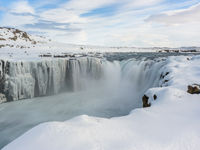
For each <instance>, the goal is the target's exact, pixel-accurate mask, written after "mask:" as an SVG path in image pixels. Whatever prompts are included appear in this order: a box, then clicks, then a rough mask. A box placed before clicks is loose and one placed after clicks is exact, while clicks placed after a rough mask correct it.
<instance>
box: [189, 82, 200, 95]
mask: <svg viewBox="0 0 200 150" xmlns="http://www.w3.org/2000/svg"><path fill="white" fill-rule="evenodd" d="M187 92H188V93H190V94H200V85H197V84H193V85H188V90H187Z"/></svg>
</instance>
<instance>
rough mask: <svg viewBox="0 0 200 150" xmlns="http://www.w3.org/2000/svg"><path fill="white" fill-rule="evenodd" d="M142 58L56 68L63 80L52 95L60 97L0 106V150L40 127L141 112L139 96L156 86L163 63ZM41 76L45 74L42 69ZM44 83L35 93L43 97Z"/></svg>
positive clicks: (114, 58) (115, 58)
mask: <svg viewBox="0 0 200 150" xmlns="http://www.w3.org/2000/svg"><path fill="white" fill-rule="evenodd" d="M143 55H144V56H143ZM143 55H142V54H140V55H139V54H137V55H136V54H135V53H127V54H124V53H123V54H120V53H117V54H107V55H106V58H107V60H106V59H103V60H101V61H99V59H98V61H97V62H98V63H96V61H89V64H88V62H87V65H84V63H83V61H82V62H81V61H75V60H74V61H71V62H70V63H71V64H70V66H71V67H70V68H68V70H71V71H70V72H69V71H66V70H65V71H64V69H66V68H62V69H61V70H62V72H61V73H65V76H64V75H63V74H59V73H57V74H56V75H54V77H55V80H52V81H53V82H55V83H54V84H52V85H51V86H53V85H54V86H55V87H54V90H55V89H56V88H57V90H59V88H61V90H62V91H64V92H63V93H61V94H58V95H53V96H46V97H37V98H32V99H25V100H19V101H14V102H9V103H4V104H1V105H0V148H1V147H3V146H4V145H6V144H8V143H9V142H11V141H12V140H14V139H15V138H17V137H18V136H20V135H21V134H23V133H24V132H26V131H27V130H29V129H30V128H32V127H33V126H35V125H37V124H39V123H42V122H46V121H65V120H67V119H70V118H72V117H74V116H77V115H82V114H87V115H91V116H98V117H107V118H109V117H115V116H122V115H127V114H128V113H129V112H130V111H131V110H132V109H134V108H137V107H141V105H142V103H141V97H142V95H143V94H144V92H145V91H146V90H147V89H148V88H150V87H155V86H158V82H159V77H160V75H159V74H158V71H159V69H160V68H161V67H162V66H163V65H164V64H165V61H164V59H163V58H162V59H161V58H157V57H161V56H157V55H158V54H157V55H156V54H155V53H154V54H149V53H148V55H147V56H148V57H147V56H146V55H145V54H143ZM165 56H166V54H164V55H162V57H165ZM93 59H95V58H93ZM108 60H109V61H108ZM67 65H69V64H67ZM59 66H62V65H59ZM54 67H55V66H54ZM56 67H57V66H56ZM53 69H54V68H53ZM54 71H55V70H54ZM41 72H42V73H41V74H45V71H44V69H43V71H41ZM58 72H59V71H58ZM66 72H67V73H68V74H67V75H66ZM22 73H23V72H22ZM14 75H16V73H15V74H14ZM69 75H70V77H69ZM20 77H21V76H20ZM47 77H49V75H46V76H43V75H40V76H39V77H38V79H40V82H41V83H42V84H41V87H40V86H38V88H41V89H40V90H38V92H41V93H43V95H44V94H45V92H46V91H48V88H50V87H51V86H49V85H48V86H47V85H45V84H48V81H49V80H48V81H47V80H46V79H47ZM58 77H59V78H58ZM22 78H23V77H22ZM51 78H52V77H51ZM61 78H63V79H61ZM66 78H67V79H66ZM12 79H13V78H12ZM20 81H21V80H20ZM52 81H51V82H52ZM57 81H59V82H57ZM58 83H59V84H58ZM60 84H63V85H65V84H67V86H60ZM20 88H21V90H22V91H23V90H25V89H23V88H22V87H21V86H20ZM30 89H31V90H33V91H34V89H33V88H30ZM30 89H29V92H30ZM72 89H73V90H72ZM17 93H21V92H17ZM31 94H33V95H34V94H35V92H33V93H31ZM31 94H30V95H31ZM37 95H39V93H37ZM41 95H42V94H41ZM22 96H23V95H22ZM18 97H19V95H18Z"/></svg>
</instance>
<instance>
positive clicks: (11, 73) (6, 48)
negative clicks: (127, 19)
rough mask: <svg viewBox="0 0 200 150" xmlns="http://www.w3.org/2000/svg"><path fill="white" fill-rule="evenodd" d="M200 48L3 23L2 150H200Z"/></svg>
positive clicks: (0, 35)
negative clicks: (63, 34)
mask: <svg viewBox="0 0 200 150" xmlns="http://www.w3.org/2000/svg"><path fill="white" fill-rule="evenodd" d="M199 50H200V49H199V48H198V47H180V48H167V47H154V48H135V47H100V46H85V45H72V44H63V43H58V42H53V41H52V40H49V39H47V38H44V37H38V36H33V35H30V34H28V33H26V32H24V31H20V30H17V29H12V28H0V103H1V104H0V148H2V150H72V149H73V150H199V149H200V116H199V114H200V54H199Z"/></svg>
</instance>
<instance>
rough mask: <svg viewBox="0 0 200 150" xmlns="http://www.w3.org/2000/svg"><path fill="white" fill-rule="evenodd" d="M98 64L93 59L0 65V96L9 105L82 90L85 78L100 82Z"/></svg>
mask: <svg viewBox="0 0 200 150" xmlns="http://www.w3.org/2000/svg"><path fill="white" fill-rule="evenodd" d="M100 72H101V60H100V59H95V58H89V57H84V58H77V59H50V60H41V61H36V62H32V61H30V62H29V61H27V62H20V61H18V62H14V61H4V60H2V61H1V63H0V82H2V83H1V85H2V86H1V92H2V93H3V94H5V95H6V97H7V100H8V101H12V100H19V99H25V98H33V97H37V96H44V95H50V94H57V93H59V92H62V91H67V90H73V91H74V90H78V89H80V88H83V87H84V86H85V85H86V84H87V83H84V81H86V80H85V78H88V77H90V79H91V80H92V79H96V78H99V76H100V74H101V73H100Z"/></svg>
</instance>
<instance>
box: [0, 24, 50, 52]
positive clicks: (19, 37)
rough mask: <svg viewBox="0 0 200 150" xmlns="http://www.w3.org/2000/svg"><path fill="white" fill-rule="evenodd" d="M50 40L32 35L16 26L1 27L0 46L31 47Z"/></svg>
mask: <svg viewBox="0 0 200 150" xmlns="http://www.w3.org/2000/svg"><path fill="white" fill-rule="evenodd" d="M48 42H49V40H47V39H46V38H44V37H41V36H34V35H30V34H28V33H27V32H24V31H21V30H18V29H14V28H6V27H0V48H6V47H7V48H20V49H30V48H33V47H37V46H38V45H41V44H45V43H48Z"/></svg>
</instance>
